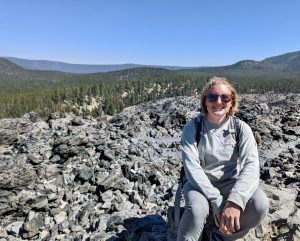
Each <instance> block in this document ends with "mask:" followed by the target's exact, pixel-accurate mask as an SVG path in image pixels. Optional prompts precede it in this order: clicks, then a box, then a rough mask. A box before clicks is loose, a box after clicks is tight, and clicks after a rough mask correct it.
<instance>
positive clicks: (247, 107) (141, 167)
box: [0, 94, 300, 241]
mask: <svg viewBox="0 0 300 241" xmlns="http://www.w3.org/2000/svg"><path fill="white" fill-rule="evenodd" d="M299 97H300V95H299V94H298V95H296V94H286V95H276V94H265V95H243V96H242V103H241V106H240V111H239V112H238V113H237V116H238V117H239V118H241V119H242V120H244V121H246V122H247V123H248V124H249V125H250V126H251V128H252V130H253V132H254V134H255V137H256V138H257V140H259V142H258V148H259V153H260V165H261V183H262V188H263V189H264V190H265V191H266V193H267V195H268V196H269V198H270V201H271V202H270V213H269V214H268V219H267V220H266V221H265V223H264V224H265V225H266V230H265V234H266V235H269V236H268V237H269V239H270V240H271V239H272V240H276V239H277V238H281V239H282V240H293V238H294V239H295V240H296V238H298V236H297V235H299V219H298V218H299V200H300V196H299V185H300V181H299V180H300V176H299V175H300V172H299V170H300V164H299V152H300V150H299V149H300V148H299V147H300V142H299V140H300V138H299V135H300V112H299V110H300V104H299V102H300V98H299ZM198 103H199V96H192V97H175V98H169V99H164V100H159V101H152V102H148V103H143V104H140V105H137V106H133V107H129V108H127V109H125V110H124V111H123V112H122V113H120V114H118V115H116V116H114V117H112V119H110V120H103V119H102V120H101V119H94V118H92V117H82V116H75V115H73V114H70V113H64V114H60V113H53V114H51V115H50V116H49V118H47V119H41V118H39V117H38V116H37V115H36V114H35V113H33V112H32V113H28V114H26V115H24V116H23V117H22V118H19V119H1V120H0V136H1V138H0V224H1V225H0V240H1V241H2V240H45V241H46V240H49V241H50V240H90V241H91V240H95V241H96V240H109V241H114V240H119V241H120V240H144V241H146V240H167V239H168V240H170V237H169V236H168V232H167V230H168V226H167V222H166V210H167V209H168V207H169V206H171V205H173V203H174V191H175V190H176V183H177V180H178V177H179V170H180V167H181V162H180V135H181V131H182V128H183V126H184V125H185V124H186V123H187V122H188V121H190V120H191V119H192V118H193V117H194V116H195V115H196V114H197V113H198V111H199V107H198ZM225 134H226V133H225ZM274 230H276V232H275V231H274ZM251 235H254V234H253V233H252V234H250V236H249V237H247V239H246V240H247V241H250V240H254V238H253V237H254V236H251Z"/></svg>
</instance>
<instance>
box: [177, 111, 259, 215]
mask: <svg viewBox="0 0 300 241" xmlns="http://www.w3.org/2000/svg"><path fill="white" fill-rule="evenodd" d="M197 118H198V120H200V121H202V124H201V126H202V127H201V130H200V131H201V137H200V142H199V145H198V147H197V143H196V140H195V132H196V124H195V122H196V120H197ZM233 118H235V117H228V118H227V119H226V120H225V121H224V122H223V123H222V124H221V125H214V124H211V123H209V122H208V121H207V120H206V117H205V116H204V115H202V114H199V115H198V116H197V117H196V118H194V119H193V120H192V121H191V122H190V123H188V124H186V126H185V127H184V129H183V133H182V137H181V146H182V160H183V166H184V169H185V175H186V178H187V180H188V182H189V183H190V184H191V185H192V186H193V187H194V189H195V190H198V191H199V192H201V193H202V194H203V195H204V196H205V197H206V198H207V200H208V201H209V203H210V205H211V207H212V210H213V212H214V214H215V215H216V214H217V213H219V212H220V211H222V206H223V205H224V202H225V201H231V202H234V203H235V204H237V205H239V206H240V207H241V209H242V210H244V209H245V206H246V204H247V202H248V200H249V199H250V198H251V196H252V195H253V193H254V192H255V190H256V189H257V187H258V184H259V157H258V151H257V144H256V141H255V138H254V136H253V133H252V130H251V128H250V127H249V125H248V124H246V123H245V122H243V121H242V120H239V119H238V121H237V124H238V125H239V129H240V131H239V138H238V139H239V141H238V143H237V142H236V138H235V132H236V130H235V125H234V120H233ZM226 183H235V184H234V186H233V188H232V189H231V192H230V194H229V196H228V198H227V200H223V197H222V195H221V194H220V191H219V189H218V188H220V187H222V185H226ZM216 187H218V188H216Z"/></svg>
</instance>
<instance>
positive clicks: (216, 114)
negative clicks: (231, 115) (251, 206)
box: [205, 84, 232, 120]
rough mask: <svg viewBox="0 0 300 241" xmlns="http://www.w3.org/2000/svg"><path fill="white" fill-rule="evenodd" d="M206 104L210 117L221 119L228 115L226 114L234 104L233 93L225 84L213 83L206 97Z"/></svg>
mask: <svg viewBox="0 0 300 241" xmlns="http://www.w3.org/2000/svg"><path fill="white" fill-rule="evenodd" d="M205 105H206V108H207V112H208V115H207V117H208V119H211V120H216V119H218V120H220V119H223V118H225V117H226V114H227V113H228V111H229V110H230V107H231V106H232V93H231V91H230V89H229V88H228V87H227V86H226V85H225V84H216V85H213V86H212V87H211V88H210V90H209V91H208V93H207V96H206V98H205Z"/></svg>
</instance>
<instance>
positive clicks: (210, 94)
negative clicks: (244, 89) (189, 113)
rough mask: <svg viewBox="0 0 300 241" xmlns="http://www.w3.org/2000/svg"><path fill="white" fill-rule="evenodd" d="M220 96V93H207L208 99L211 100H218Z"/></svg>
mask: <svg viewBox="0 0 300 241" xmlns="http://www.w3.org/2000/svg"><path fill="white" fill-rule="evenodd" d="M218 98H219V95H217V94H212V93H209V94H208V95H207V100H208V101H210V102H213V101H217V99H218Z"/></svg>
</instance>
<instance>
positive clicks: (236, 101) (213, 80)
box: [200, 76, 240, 116]
mask: <svg viewBox="0 0 300 241" xmlns="http://www.w3.org/2000/svg"><path fill="white" fill-rule="evenodd" d="M217 84H224V85H226V86H227V88H228V89H229V90H230V91H231V94H232V100H231V101H232V106H231V107H230V109H229V111H228V113H227V115H229V116H233V115H234V114H235V113H236V112H237V110H238V107H239V102H240V97H239V96H238V94H237V92H236V90H235V88H234V87H233V86H232V85H231V84H230V82H229V80H228V79H226V78H224V77H215V76H214V77H212V78H210V79H209V81H208V82H207V83H206V84H205V85H204V86H203V88H202V91H201V103H200V104H201V108H202V113H203V114H204V115H207V114H208V112H207V108H206V105H205V100H206V96H207V94H208V92H209V91H210V89H211V87H212V86H214V85H217Z"/></svg>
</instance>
